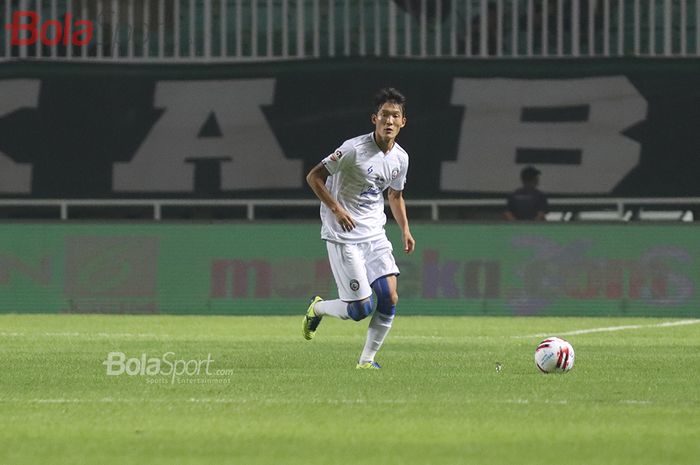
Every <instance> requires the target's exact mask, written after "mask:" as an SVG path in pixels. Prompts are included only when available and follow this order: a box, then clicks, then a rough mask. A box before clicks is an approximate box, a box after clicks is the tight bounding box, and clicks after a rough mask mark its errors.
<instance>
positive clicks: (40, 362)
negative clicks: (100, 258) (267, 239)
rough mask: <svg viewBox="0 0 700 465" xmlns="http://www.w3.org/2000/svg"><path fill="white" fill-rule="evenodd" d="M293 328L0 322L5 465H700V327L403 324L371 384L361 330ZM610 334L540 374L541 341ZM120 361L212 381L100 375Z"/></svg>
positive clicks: (293, 324) (403, 320) (600, 321)
mask: <svg viewBox="0 0 700 465" xmlns="http://www.w3.org/2000/svg"><path fill="white" fill-rule="evenodd" d="M300 319H301V316H299V317H294V318H291V317H168V316H151V317H139V316H69V315H52V316H46V315H36V316H18V315H5V316H0V340H1V341H2V343H1V344H0V463H1V464H33V465H35V464H71V465H75V464H120V465H122V464H132V463H133V464H168V465H170V464H229V463H231V464H233V463H235V464H285V465H287V464H304V465H308V464H370V463H371V464H377V465H378V464H431V465H432V464H461V463H465V464H466V463H470V464H472V463H478V464H520V465H524V464H535V463H537V464H541V463H543V462H545V461H552V460H556V461H561V462H564V463H567V464H568V465H572V464H606V465H613V464H634V465H640V464H695V465H697V464H699V463H700V375H699V374H700V324H687V325H686V324H684V325H676V326H659V324H660V323H663V322H667V321H674V320H670V319H666V320H661V319H642V318H637V319H629V318H625V319H622V318H618V319H609V318H485V317H483V318H479V317H476V318H469V317H461V318H460V317H456V318H453V317H434V318H427V317H399V318H397V320H396V322H395V324H394V328H393V330H392V333H391V334H390V336H389V338H388V340H387V342H386V344H385V346H384V348H383V349H382V352H380V354H379V355H380V356H379V357H378V361H380V363H382V364H383V366H384V368H383V369H382V370H380V371H361V370H355V368H354V366H355V359H356V357H357V355H358V354H359V351H360V350H361V348H362V344H363V342H364V333H365V331H364V328H365V327H366V323H364V322H363V323H359V324H357V323H354V322H348V321H339V320H329V319H328V318H327V319H326V320H324V322H323V324H322V325H321V327H320V329H319V332H318V334H317V337H316V339H314V340H313V341H311V342H307V341H304V340H303V339H302V338H301V335H300ZM612 326H635V327H632V328H627V329H624V330H621V331H610V332H604V331H596V332H590V333H583V334H571V335H568V336H564V337H566V338H567V339H568V340H569V341H571V342H572V344H573V345H574V348H575V349H576V357H577V358H576V365H575V367H574V369H573V370H572V371H571V372H570V373H568V374H565V375H543V374H541V373H539V372H538V370H537V369H536V367H535V365H534V363H533V351H534V349H535V347H536V345H537V342H539V340H540V339H542V338H541V337H540V336H538V335H539V334H547V335H558V334H562V333H566V332H570V331H576V330H584V329H591V328H604V327H612ZM640 326H641V327H640ZM521 336H526V337H521ZM109 352H123V353H125V354H126V357H128V358H131V357H136V358H138V357H141V354H142V353H146V354H147V357H155V358H159V359H160V358H162V357H163V355H164V354H166V353H168V352H173V353H174V354H173V355H171V356H166V358H168V360H171V361H173V360H176V359H182V360H190V359H192V360H203V359H206V358H207V356H208V354H211V358H212V359H213V362H211V363H210V373H211V375H207V374H205V373H203V372H202V373H200V375H199V376H196V375H193V376H185V375H183V376H181V377H179V378H177V379H176V382H175V383H171V380H172V377H170V376H161V375H151V376H148V375H134V376H129V375H127V374H122V375H118V376H107V374H106V370H107V368H106V366H105V365H104V364H103V362H104V361H105V360H106V358H107V354H108V353H109ZM497 362H500V363H501V364H502V370H501V371H500V372H497V371H496V369H495V365H496V363H497ZM192 363H193V364H191V365H190V368H192V370H193V371H194V369H195V368H196V366H195V365H194V364H195V363H196V362H192ZM135 367H136V365H131V368H132V369H134V370H135V369H136V368H135ZM200 367H202V368H203V366H201V365H200ZM164 369H165V367H164ZM219 370H222V371H219ZM178 380H179V381H178ZM182 381H188V382H187V383H184V382H182ZM190 381H192V382H190Z"/></svg>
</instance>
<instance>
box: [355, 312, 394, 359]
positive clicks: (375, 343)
mask: <svg viewBox="0 0 700 465" xmlns="http://www.w3.org/2000/svg"><path fill="white" fill-rule="evenodd" d="M393 321H394V315H385V314H383V313H379V312H377V311H376V310H375V312H374V315H372V319H371V320H370V321H369V327H368V328H367V340H366V341H365V348H364V350H363V351H362V355H361V356H360V363H361V364H362V363H367V362H372V361H374V356H375V355H377V351H379V348H380V347H381V346H382V343H383V342H384V338H386V335H387V334H389V330H390V329H391V324H392V323H393Z"/></svg>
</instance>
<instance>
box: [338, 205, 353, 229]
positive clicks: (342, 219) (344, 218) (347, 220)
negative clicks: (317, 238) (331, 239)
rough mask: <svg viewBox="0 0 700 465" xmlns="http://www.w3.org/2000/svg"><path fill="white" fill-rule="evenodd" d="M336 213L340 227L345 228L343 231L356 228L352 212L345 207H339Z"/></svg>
mask: <svg viewBox="0 0 700 465" xmlns="http://www.w3.org/2000/svg"><path fill="white" fill-rule="evenodd" d="M334 214H335V219H336V220H338V224H340V227H341V228H343V231H346V232H348V231H352V230H353V229H355V220H353V219H352V216H350V213H348V212H347V211H345V209H343V208H342V207H338V209H337V210H336V211H335V212H334Z"/></svg>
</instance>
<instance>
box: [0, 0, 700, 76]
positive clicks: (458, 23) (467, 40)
mask: <svg viewBox="0 0 700 465" xmlns="http://www.w3.org/2000/svg"><path fill="white" fill-rule="evenodd" d="M22 11H24V12H35V13H36V14H37V18H36V24H35V26H36V31H37V38H36V39H37V40H36V41H35V43H32V44H28V43H25V44H24V45H13V44H12V34H13V30H12V29H13V27H12V24H13V23H14V24H16V25H18V24H19V23H15V22H14V18H15V16H14V15H15V13H17V12H22ZM699 12H700V0H673V1H671V0H663V1H648V2H647V1H641V0H430V1H428V0H6V1H4V2H3V3H2V6H0V19H2V23H3V24H4V25H9V27H7V26H6V27H4V28H0V60H8V59H26V58H34V59H59V60H67V59H71V60H77V59H82V60H89V61H100V60H107V61H118V62H169V63H173V62H175V63H177V62H236V61H263V60H291V59H314V58H336V57H348V56H387V57H409V58H455V57H462V58H502V57H511V58H530V57H547V58H567V57H616V56H640V57H641V56H644V57H685V56H700V34H698V31H699V30H700V14H698V13H699ZM67 14H70V15H71V17H70V19H71V21H72V26H71V27H72V32H76V29H77V27H76V25H75V24H74V23H75V21H77V20H79V19H82V20H88V21H91V22H92V25H93V27H94V37H93V38H92V40H90V42H89V43H88V44H87V45H79V46H76V45H64V43H68V42H70V41H64V40H58V39H57V36H56V33H57V27H56V24H57V23H61V24H62V27H63V29H65V27H64V26H65V24H66V21H67ZM30 21H31V18H29V17H28V16H27V17H23V19H22V21H21V22H22V23H23V24H25V26H24V29H22V30H21V31H20V29H19V28H18V27H15V28H14V29H15V30H16V32H17V33H18V34H19V35H18V36H17V37H16V38H17V39H19V38H24V39H31V32H29V31H28V30H27V27H29V26H27V24H28V23H29V22H30ZM47 21H54V23H50V24H48V26H47V28H46V32H47V35H46V37H45V39H46V40H45V41H44V42H45V43H42V41H41V38H40V36H41V28H42V26H44V25H46V24H47V23H46V22H47ZM71 21H68V22H71ZM25 42H26V41H25Z"/></svg>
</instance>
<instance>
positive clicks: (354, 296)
mask: <svg viewBox="0 0 700 465" xmlns="http://www.w3.org/2000/svg"><path fill="white" fill-rule="evenodd" d="M326 248H327V249H328V261H329V262H330V264H331V270H333V277H334V278H335V283H336V285H337V286H338V295H339V296H340V299H341V300H344V301H346V302H351V301H353V300H362V299H366V298H367V297H369V296H371V295H372V287H371V284H372V283H373V282H374V281H375V280H376V279H377V278H381V277H382V276H387V275H398V274H399V268H398V267H397V266H396V261H395V260H394V256H393V255H392V251H393V250H394V248H393V247H392V245H391V242H389V240H388V239H387V238H386V237H382V238H380V239H376V240H374V241H371V242H360V243H357V244H339V243H337V242H328V241H326Z"/></svg>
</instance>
